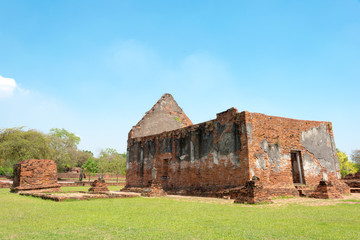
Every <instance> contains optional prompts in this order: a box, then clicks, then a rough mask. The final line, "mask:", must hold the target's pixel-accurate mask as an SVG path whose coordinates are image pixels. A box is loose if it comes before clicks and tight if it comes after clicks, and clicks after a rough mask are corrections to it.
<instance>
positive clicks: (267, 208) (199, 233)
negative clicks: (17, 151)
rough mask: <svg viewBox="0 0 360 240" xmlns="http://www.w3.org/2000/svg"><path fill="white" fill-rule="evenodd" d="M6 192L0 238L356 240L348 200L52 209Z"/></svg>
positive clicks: (141, 202) (355, 219)
mask: <svg viewBox="0 0 360 240" xmlns="http://www.w3.org/2000/svg"><path fill="white" fill-rule="evenodd" d="M62 189H63V190H65V191H70V190H71V191H78V190H87V189H88V187H76V188H74V187H73V188H70V187H69V188H62ZM110 189H111V190H118V189H119V187H116V186H110ZM8 191H9V189H0V239H360V204H348V203H347V201H344V202H343V203H341V204H336V205H330V206H304V205H301V204H284V205H273V204H267V205H255V206H252V205H239V204H227V203H221V202H220V201H219V202H216V201H214V202H201V201H200V202H199V201H181V200H179V199H176V198H174V199H172V198H142V197H138V198H131V199H98V200H88V201H65V202H53V201H50V200H42V199H38V198H34V197H26V196H20V195H17V194H12V193H9V192H8ZM288 200H291V199H285V200H282V201H288ZM325 201H326V200H325Z"/></svg>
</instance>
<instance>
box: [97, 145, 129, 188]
mask: <svg viewBox="0 0 360 240" xmlns="http://www.w3.org/2000/svg"><path fill="white" fill-rule="evenodd" d="M124 155H125V156H124ZM98 161H99V163H98V166H99V170H100V173H101V174H102V176H104V173H105V172H109V173H114V174H115V175H116V181H117V182H118V180H119V175H125V173H126V154H120V153H118V152H117V151H116V149H113V148H107V149H106V150H102V151H101V152H100V157H99V159H98Z"/></svg>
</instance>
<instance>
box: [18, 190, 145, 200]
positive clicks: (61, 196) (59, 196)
mask: <svg viewBox="0 0 360 240" xmlns="http://www.w3.org/2000/svg"><path fill="white" fill-rule="evenodd" d="M20 195H23V196H32V197H38V198H42V199H48V200H53V201H56V202H61V201H64V200H70V199H71V200H89V199H100V198H133V197H139V196H140V193H132V192H110V191H109V192H103V193H91V192H68V193H39V192H32V193H31V192H22V193H20Z"/></svg>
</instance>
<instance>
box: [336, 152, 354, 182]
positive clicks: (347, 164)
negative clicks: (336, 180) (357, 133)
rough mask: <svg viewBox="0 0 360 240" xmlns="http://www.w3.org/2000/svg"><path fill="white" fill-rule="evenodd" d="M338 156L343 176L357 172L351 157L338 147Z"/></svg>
mask: <svg viewBox="0 0 360 240" xmlns="http://www.w3.org/2000/svg"><path fill="white" fill-rule="evenodd" d="M337 156H338V159H339V163H340V173H341V177H345V176H346V175H348V174H351V173H356V172H357V168H356V165H355V163H353V162H351V161H350V160H349V157H348V156H347V155H346V153H344V152H341V151H339V150H338V149H337Z"/></svg>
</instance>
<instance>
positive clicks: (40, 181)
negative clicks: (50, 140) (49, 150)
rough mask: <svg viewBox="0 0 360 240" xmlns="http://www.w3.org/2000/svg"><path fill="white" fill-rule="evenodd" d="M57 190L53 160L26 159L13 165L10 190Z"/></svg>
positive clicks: (55, 168)
mask: <svg viewBox="0 0 360 240" xmlns="http://www.w3.org/2000/svg"><path fill="white" fill-rule="evenodd" d="M59 190H60V185H59V184H58V182H57V166H56V163H55V161H53V160H49V159H27V160H24V161H21V162H19V163H17V164H15V165H14V181H13V185H12V187H11V191H12V192H21V191H59Z"/></svg>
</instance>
